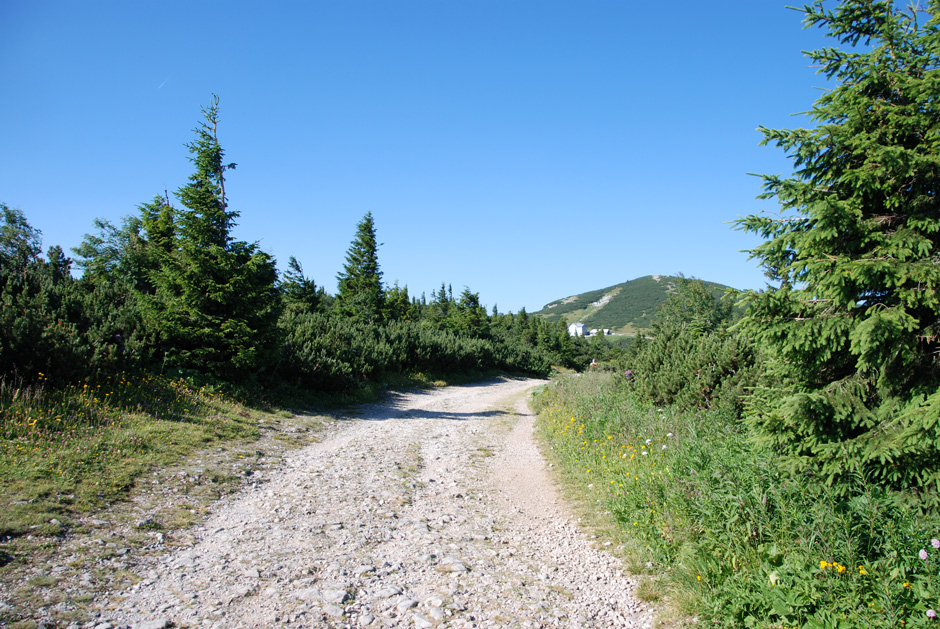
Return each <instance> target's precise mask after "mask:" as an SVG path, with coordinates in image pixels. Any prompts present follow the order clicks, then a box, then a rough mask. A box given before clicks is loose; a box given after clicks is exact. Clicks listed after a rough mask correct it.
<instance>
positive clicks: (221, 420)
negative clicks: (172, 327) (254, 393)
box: [0, 375, 263, 537]
mask: <svg viewBox="0 0 940 629" xmlns="http://www.w3.org/2000/svg"><path fill="white" fill-rule="evenodd" d="M262 415H263V414H262V413H261V412H260V411H255V410H251V409H249V408H247V407H245V406H244V405H241V404H238V403H236V402H233V401H231V400H230V399H228V398H226V397H224V396H222V395H219V394H218V393H216V392H215V391H213V390H211V389H209V388H200V389H196V388H193V387H191V386H189V385H188V384H187V383H185V382H184V381H171V380H167V379H161V378H156V377H131V376H126V375H122V376H120V377H118V378H115V379H113V380H108V381H105V382H103V383H100V384H95V385H87V384H82V385H71V386H66V387H58V388H56V387H52V386H51V385H49V384H48V383H45V382H43V381H40V383H39V384H37V385H36V386H32V387H26V388H20V387H15V386H13V385H11V384H10V383H7V382H3V383H0V485H2V487H3V490H2V494H0V503H2V504H3V507H4V508H3V509H2V510H0V537H3V536H17V535H22V534H24V533H26V532H38V533H41V534H55V533H58V532H59V530H60V529H61V527H63V526H67V525H68V521H69V519H70V516H72V515H73V514H76V513H81V512H87V511H90V510H93V509H95V508H97V507H100V506H102V505H106V504H108V503H111V502H113V501H115V500H119V499H121V498H122V497H124V496H126V494H127V492H128V490H129V489H130V488H131V486H132V485H133V484H134V482H135V480H136V479H137V478H139V477H140V476H141V475H142V474H144V473H145V472H147V471H148V470H150V469H152V468H155V467H159V466H164V465H168V464H170V463H173V462H175V461H178V460H179V459H181V458H182V457H185V456H186V455H187V454H189V453H191V452H193V451H195V450H197V449H200V448H206V447H209V446H211V445H213V444H217V443H221V442H229V441H233V440H242V439H251V438H253V437H256V436H257V434H258V425H257V423H258V419H259V417H261V416H262ZM51 520H58V521H59V522H61V523H62V524H54V523H51V522H50V521H51ZM36 527H38V528H36Z"/></svg>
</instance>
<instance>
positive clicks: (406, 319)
mask: <svg viewBox="0 0 940 629" xmlns="http://www.w3.org/2000/svg"><path fill="white" fill-rule="evenodd" d="M202 111H203V121H202V122H201V123H200V124H199V126H198V127H197V128H196V130H195V139H194V140H193V141H192V142H191V143H189V144H187V145H186V146H187V148H188V149H189V153H190V161H191V162H192V165H193V174H192V175H191V176H190V177H189V181H188V182H187V183H186V184H185V185H184V186H182V187H181V188H179V189H178V190H177V192H176V193H175V198H176V200H177V201H178V202H179V205H175V204H174V203H173V202H172V201H171V195H169V194H164V195H163V196H157V197H155V198H154V199H153V200H151V201H150V202H148V203H144V204H142V205H141V206H139V208H138V212H137V213H136V214H134V215H129V216H127V217H125V218H124V220H123V221H122V222H121V224H120V225H119V226H115V225H112V224H111V223H110V222H108V221H106V220H101V219H99V220H96V221H95V223H94V228H95V232H94V233H92V234H86V236H85V238H84V240H83V242H82V243H81V244H80V245H79V246H78V247H76V248H75V250H74V252H75V254H76V256H77V266H78V267H79V269H81V271H82V272H83V273H82V276H81V278H80V279H75V278H74V277H73V275H72V273H71V265H72V260H70V259H69V258H67V257H66V256H65V254H64V252H63V251H62V250H61V248H59V247H52V248H50V249H49V252H48V254H47V255H46V256H45V257H43V256H42V254H41V249H40V247H41V237H40V236H41V235H40V233H39V232H38V230H36V229H34V228H33V227H31V226H30V225H29V223H28V221H27V220H26V218H25V216H24V214H23V213H22V212H21V211H20V210H17V209H11V208H9V207H7V206H6V205H0V211H2V212H0V219H2V221H0V295H2V299H3V309H2V313H0V380H2V379H4V378H10V377H13V378H15V379H17V382H20V383H23V384H30V383H35V382H37V381H38V380H39V379H40V378H44V379H48V380H47V382H48V383H56V382H58V383H72V382H76V381H82V380H84V381H93V380H98V379H102V378H107V377H109V376H113V375H116V374H119V373H121V372H123V371H135V370H136V371H141V372H151V373H153V372H158V373H165V374H167V375H171V376H173V377H180V376H181V377H185V378H188V379H190V381H193V382H195V383H197V384H202V383H221V384H234V385H237V386H240V387H245V386H248V387H253V388H256V387H265V388H267V387H273V386H277V387H280V386H282V385H283V384H285V383H287V384H288V385H293V386H296V387H301V388H303V389H314V390H320V391H338V390H342V391H347V390H351V389H356V388H357V387H360V386H361V385H363V384H364V383H368V382H373V383H375V382H381V381H384V380H386V379H394V378H395V377H396V376H398V375H401V374H405V375H407V374H413V373H418V372H423V373H430V374H438V375H446V374H455V373H464V372H468V371H470V372H484V371H488V370H508V371H513V372H523V373H532V374H539V375H546V374H547V373H548V372H549V370H550V369H551V368H552V366H553V365H560V366H568V367H577V368H583V367H586V366H587V365H588V364H589V363H590V362H591V361H592V360H594V359H603V358H605V357H608V356H612V355H615V354H616V353H617V352H618V351H619V349H618V348H617V347H610V346H608V345H607V343H603V342H600V341H597V340H595V341H592V342H588V341H586V340H584V339H570V338H569V337H568V333H567V330H566V329H565V327H564V325H563V324H561V323H559V324H549V323H547V322H545V321H543V320H541V319H538V318H531V317H529V316H528V315H527V314H526V313H525V311H524V310H523V311H522V312H520V313H518V314H500V313H498V311H497V310H496V309H495V308H494V309H493V312H492V313H491V314H490V313H487V312H486V310H485V309H484V307H483V306H482V304H481V300H480V295H479V293H476V292H473V291H471V290H470V289H469V288H464V290H463V291H462V292H461V293H460V294H459V296H457V297H456V298H455V297H454V294H453V291H452V289H451V288H450V287H449V286H447V285H446V284H442V285H441V288H440V290H439V291H435V292H433V293H432V295H431V300H430V302H428V301H427V300H426V299H425V297H424V296H423V295H422V297H421V299H418V298H415V297H411V296H410V295H409V293H408V287H407V286H405V287H400V286H399V285H398V284H397V283H396V284H395V285H394V286H392V287H386V286H385V285H384V284H383V281H382V273H381V270H380V265H379V259H378V247H379V244H378V241H377V237H376V225H375V221H374V219H373V216H372V214H371V213H368V214H366V215H365V217H364V218H363V219H362V221H360V223H359V224H358V226H357V229H356V234H355V237H354V239H353V241H352V243H351V245H350V248H349V250H348V253H347V256H346V263H345V265H344V267H343V269H342V271H341V272H340V273H339V274H338V287H339V291H338V293H337V294H336V295H335V297H334V296H332V295H330V294H328V293H327V292H326V291H325V290H324V289H323V287H322V286H320V287H318V286H317V285H316V283H315V282H314V281H313V280H312V279H310V278H307V277H306V276H305V275H304V272H303V268H302V267H301V265H300V263H299V262H297V260H296V259H295V258H294V257H291V258H290V259H289V260H288V264H287V270H286V272H284V273H283V275H281V276H279V274H278V272H277V269H276V267H275V263H274V260H273V259H272V258H271V256H269V255H268V254H266V253H264V252H263V251H261V250H260V248H259V247H258V245H257V244H256V243H247V242H241V241H236V240H235V239H234V238H233V237H232V229H233V228H234V227H235V220H236V219H237V217H238V212H237V211H235V210H233V209H231V208H230V206H229V201H228V198H227V197H226V194H225V181H226V173H227V172H228V171H230V170H232V169H234V168H235V164H231V163H226V161H225V152H224V151H223V149H222V147H221V145H220V143H219V138H218V125H219V103H218V99H217V98H213V100H212V102H211V103H210V104H209V106H207V107H205V108H204V109H203V110H202Z"/></svg>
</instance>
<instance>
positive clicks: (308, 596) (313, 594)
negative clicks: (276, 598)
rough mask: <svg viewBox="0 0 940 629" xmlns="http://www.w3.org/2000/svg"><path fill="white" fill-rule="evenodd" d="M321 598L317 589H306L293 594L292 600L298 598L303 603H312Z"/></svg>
mask: <svg viewBox="0 0 940 629" xmlns="http://www.w3.org/2000/svg"><path fill="white" fill-rule="evenodd" d="M319 597H320V592H319V591H317V589H316V588H304V589H302V590H295V591H294V593H293V594H291V598H296V599H299V600H301V601H312V600H314V599H316V598H319Z"/></svg>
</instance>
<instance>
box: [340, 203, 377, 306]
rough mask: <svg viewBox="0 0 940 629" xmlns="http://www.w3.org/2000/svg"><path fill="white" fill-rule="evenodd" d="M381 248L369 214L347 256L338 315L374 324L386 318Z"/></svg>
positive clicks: (358, 229) (359, 228)
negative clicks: (383, 317) (380, 264)
mask: <svg viewBox="0 0 940 629" xmlns="http://www.w3.org/2000/svg"><path fill="white" fill-rule="evenodd" d="M378 248H379V244H378V242H377V241H376V238H375V223H374V221H373V219H372V212H367V213H366V215H365V216H364V217H363V218H362V220H361V221H359V224H358V226H357V228H356V237H355V239H354V240H353V241H352V244H351V245H350V247H349V250H348V251H347V252H346V264H344V265H343V270H342V272H341V273H339V275H337V279H338V280H339V291H338V293H337V295H336V306H335V307H336V312H337V313H338V314H341V315H343V316H346V317H351V318H353V319H357V320H361V321H366V322H370V323H374V322H377V321H379V320H380V319H381V318H382V314H383V311H384V308H385V289H384V288H383V286H382V271H381V270H380V269H379V258H378Z"/></svg>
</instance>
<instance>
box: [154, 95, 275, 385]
mask: <svg viewBox="0 0 940 629" xmlns="http://www.w3.org/2000/svg"><path fill="white" fill-rule="evenodd" d="M202 111H203V115H204V118H205V120H204V121H203V122H202V123H201V124H200V125H199V127H198V128H197V129H196V139H195V141H193V142H191V143H189V144H187V145H186V146H187V148H189V151H190V153H191V157H190V161H191V162H192V163H193V165H194V166H195V169H194V170H195V172H194V173H193V174H192V175H191V176H190V177H189V183H188V184H186V185H185V186H183V187H182V188H180V189H179V191H178V192H177V193H176V196H177V198H178V199H179V201H180V203H181V204H182V205H183V208H182V209H180V210H175V211H170V210H169V209H168V207H162V208H160V209H157V208H149V210H150V211H149V212H145V216H144V224H145V227H146V228H147V230H148V235H150V236H151V237H152V238H154V239H155V240H158V242H157V243H156V244H157V246H158V247H159V248H160V249H161V250H162V251H163V256H164V257H163V259H162V260H161V264H160V266H159V268H158V269H157V270H156V271H155V278H154V284H155V286H156V295H155V297H154V298H153V299H152V300H150V302H149V303H150V305H151V311H150V313H149V314H150V318H151V320H152V321H153V323H154V325H155V326H156V327H157V328H158V330H159V331H160V335H161V345H162V346H163V348H164V351H165V363H166V364H167V365H171V366H176V367H181V368H185V369H195V370H197V371H199V372H202V373H206V374H209V375H211V376H214V377H216V378H221V379H224V380H230V381H232V380H234V381H238V380H243V379H245V378H247V377H249V376H252V375H254V374H256V373H258V370H259V369H262V368H264V367H265V366H267V365H268V364H270V363H271V362H273V360H274V358H275V352H276V349H277V333H276V322H277V316H278V308H279V302H278V298H277V292H276V289H275V282H276V280H277V271H276V269H275V266H274V261H273V259H272V258H271V257H270V256H269V255H268V254H266V253H264V252H262V251H261V250H260V249H259V248H258V245H257V244H249V243H246V242H241V241H235V240H234V239H233V237H232V235H231V230H232V228H233V227H234V226H235V219H236V218H237V217H238V213H237V212H235V211H233V210H231V209H229V207H228V200H227V198H226V196H225V171H227V170H231V169H233V168H234V167H235V165H234V164H225V163H224V155H225V154H224V151H223V150H222V147H221V146H220V144H219V141H218V135H217V129H218V122H219V101H218V98H217V97H213V100H212V102H211V104H210V105H209V106H208V107H205V108H203V110H202Z"/></svg>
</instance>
